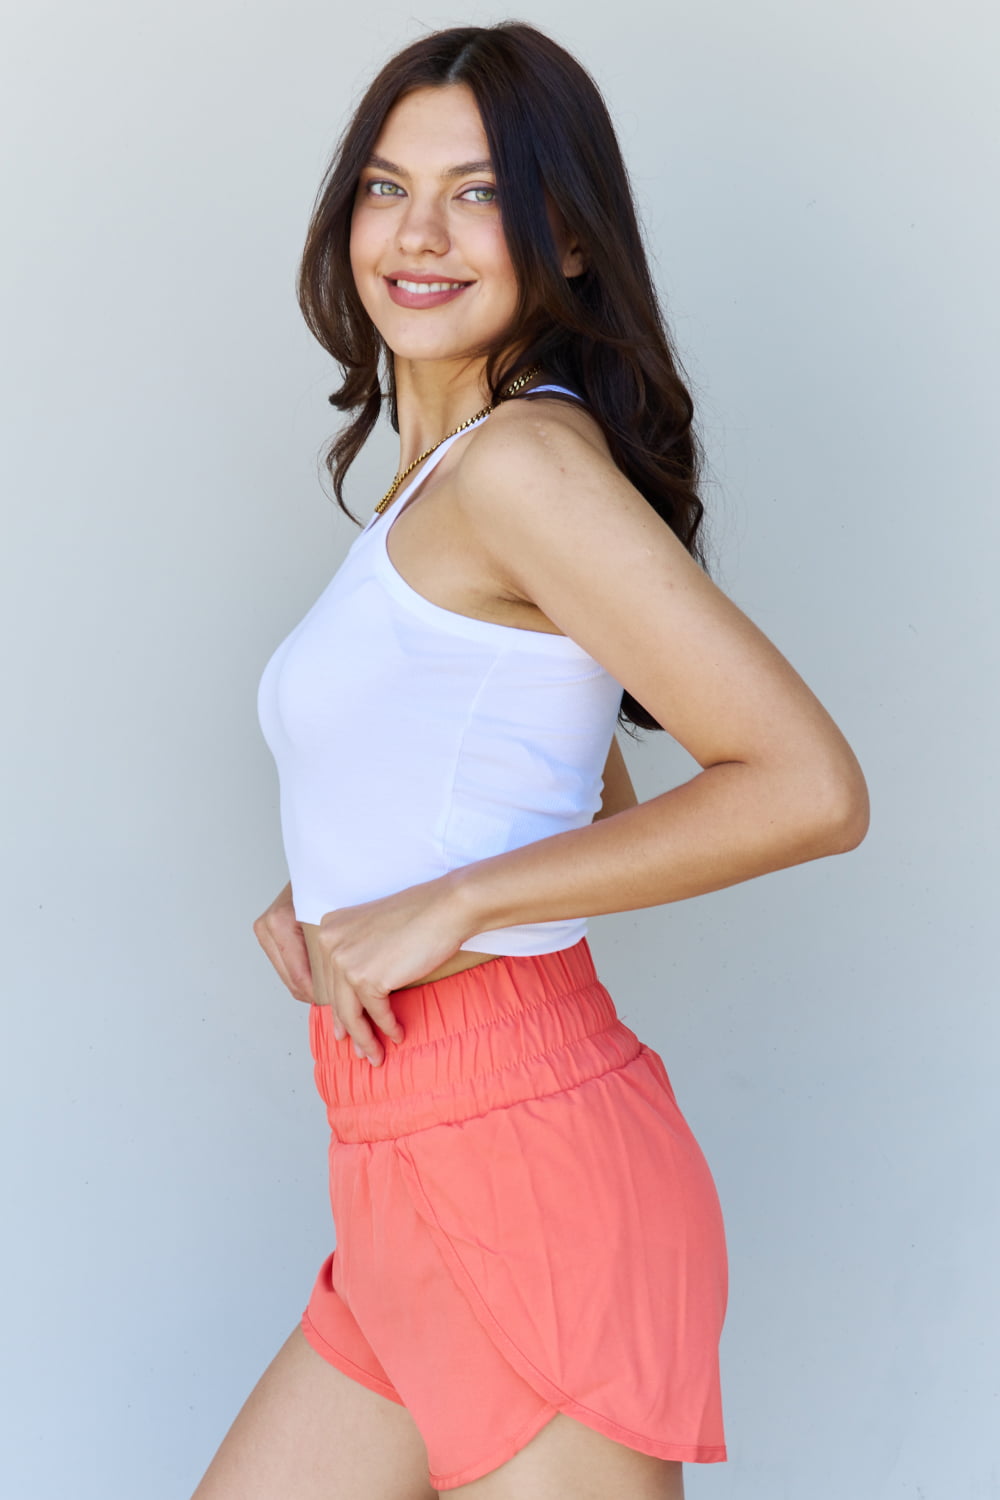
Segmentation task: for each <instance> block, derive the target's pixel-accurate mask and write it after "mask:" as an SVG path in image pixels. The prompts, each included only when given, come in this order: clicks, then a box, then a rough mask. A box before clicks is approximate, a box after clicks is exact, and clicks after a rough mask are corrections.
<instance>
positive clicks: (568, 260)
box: [545, 193, 587, 277]
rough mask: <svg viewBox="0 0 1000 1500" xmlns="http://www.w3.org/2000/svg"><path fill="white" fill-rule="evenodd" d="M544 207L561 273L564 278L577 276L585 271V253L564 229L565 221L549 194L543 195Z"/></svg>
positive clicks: (577, 241)
mask: <svg viewBox="0 0 1000 1500" xmlns="http://www.w3.org/2000/svg"><path fill="white" fill-rule="evenodd" d="M545 207H546V209H547V211H548V216H549V224H550V225H551V226H552V238H553V239H554V240H555V242H556V248H557V249H558V251H559V260H560V265H561V266H562V273H563V275H564V276H566V277H572V276H579V275H580V273H581V271H585V270H586V269H587V254H586V251H585V250H584V248H583V246H582V245H581V244H580V242H579V240H576V239H573V238H571V236H570V233H569V230H568V229H567V228H566V221H565V219H564V218H563V216H562V214H561V213H560V212H559V210H558V208H557V207H556V205H555V203H553V201H552V197H551V195H550V194H549V193H546V194H545Z"/></svg>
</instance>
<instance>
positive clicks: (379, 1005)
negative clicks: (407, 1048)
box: [365, 995, 406, 1046]
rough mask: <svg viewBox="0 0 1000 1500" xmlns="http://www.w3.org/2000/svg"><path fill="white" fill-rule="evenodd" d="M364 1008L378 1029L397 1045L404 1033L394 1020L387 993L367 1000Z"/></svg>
mask: <svg viewBox="0 0 1000 1500" xmlns="http://www.w3.org/2000/svg"><path fill="white" fill-rule="evenodd" d="M365 1009H366V1010H367V1011H368V1014H369V1015H370V1016H371V1018H372V1020H373V1021H374V1022H375V1025H376V1026H377V1027H378V1029H379V1030H380V1031H381V1032H384V1033H385V1035H386V1036H387V1037H389V1039H390V1041H393V1042H395V1043H396V1045H397V1046H399V1043H400V1042H401V1041H402V1040H403V1038H404V1036H405V1035H406V1033H405V1031H404V1030H403V1028H402V1026H401V1025H400V1024H399V1022H398V1021H397V1020H396V1016H395V1014H394V1012H393V1009H392V1006H391V1005H390V1004H389V997H388V995H382V996H380V997H379V998H378V999H377V1000H369V1002H368V1004H367V1006H366V1007H365Z"/></svg>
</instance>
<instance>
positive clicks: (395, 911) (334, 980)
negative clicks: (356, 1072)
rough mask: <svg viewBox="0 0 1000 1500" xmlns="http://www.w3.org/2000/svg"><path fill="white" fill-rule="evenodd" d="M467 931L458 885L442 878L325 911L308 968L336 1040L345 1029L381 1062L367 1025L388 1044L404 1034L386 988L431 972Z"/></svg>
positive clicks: (370, 1056)
mask: <svg viewBox="0 0 1000 1500" xmlns="http://www.w3.org/2000/svg"><path fill="white" fill-rule="evenodd" d="M469 935H470V934H469V932H468V931H467V919H466V918H465V915H464V910H463V907H462V904H461V898H460V896H459V891H458V888H457V886H456V884H455V882H454V881H452V880H450V879H449V877H448V876H447V875H444V876H441V877H440V878H439V879H437V880H426V881H423V882H421V884H420V885H412V886H408V887H407V888H406V889H405V890H402V891H397V892H396V893H394V894H393V895H391V896H383V897H382V898H381V899H379V900H377V901H363V902H362V903H361V904H360V905H358V906H342V907H339V908H338V909H337V910H336V911H329V912H327V913H326V915H325V916H324V917H323V918H322V920H321V922H320V924H319V931H318V934H317V937H316V946H317V947H318V948H319V954H318V955H316V954H314V955H313V971H314V974H315V982H316V991H317V994H316V1001H317V1003H318V1004H320V1005H329V1006H330V1007H331V1008H332V1010H333V1030H334V1035H335V1036H336V1038H337V1040H338V1041H342V1040H343V1038H344V1037H345V1036H346V1035H347V1034H348V1033H349V1034H350V1036H351V1037H352V1039H353V1042H354V1050H355V1052H356V1053H357V1054H358V1056H359V1057H365V1056H367V1058H368V1059H369V1061H370V1062H371V1063H373V1064H375V1065H376V1066H377V1065H378V1064H380V1063H381V1062H382V1060H383V1057H384V1052H383V1048H382V1044H381V1042H380V1040H379V1038H378V1036H377V1035H376V1032H375V1029H374V1027H373V1025H372V1022H374V1023H375V1026H377V1027H378V1029H379V1030H380V1031H382V1032H383V1033H384V1034H385V1035H386V1036H388V1037H391V1038H392V1040H393V1042H396V1043H399V1042H401V1041H402V1040H403V1035H404V1033H403V1028H402V1026H401V1025H400V1024H399V1022H398V1021H397V1020H396V1017H395V1015H394V1014H393V1011H392V1007H391V1006H390V1004H389V1000H388V996H389V994H390V992H391V991H392V990H399V989H404V988H405V987H406V986H407V985H410V984H417V983H418V982H419V981H420V980H422V979H424V978H425V977H426V976H427V975H428V974H432V973H433V972H434V970H435V969H437V968H438V967H439V966H440V965H441V964H443V963H444V962H445V960H446V959H449V958H451V957H452V955H453V954H455V953H457V952H458V950H459V948H460V947H461V945H462V943H463V942H465V940H466V938H467V937H468V936H469ZM365 1012H367V1015H366V1014H365ZM369 1017H370V1018H371V1020H369Z"/></svg>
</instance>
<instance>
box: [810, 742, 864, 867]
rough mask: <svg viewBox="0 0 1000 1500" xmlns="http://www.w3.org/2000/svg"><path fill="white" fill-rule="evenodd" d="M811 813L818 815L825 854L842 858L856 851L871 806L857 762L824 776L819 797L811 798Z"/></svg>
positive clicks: (862, 837)
mask: <svg viewBox="0 0 1000 1500" xmlns="http://www.w3.org/2000/svg"><path fill="white" fill-rule="evenodd" d="M820 810H821V811H820ZM812 811H813V815H814V817H815V815H816V813H817V812H819V813H820V816H819V822H820V831H819V837H820V838H821V840H822V842H823V844H824V846H825V848H826V853H828V854H846V853H848V851H849V850H851V849H856V848H857V847H858V845H859V844H860V843H861V842H862V840H863V839H864V837H865V835H866V834H867V832H868V827H869V823H870V821H871V805H870V802H869V797H868V783H867V782H866V781H865V778H864V773H863V772H862V770H861V767H860V766H859V765H858V763H857V761H855V762H854V764H853V765H852V766H849V767H847V768H846V769H844V768H840V769H838V770H837V771H833V772H828V773H827V775H826V776H825V777H824V778H823V791H822V793H821V794H819V795H818V796H814V798H813V803H812Z"/></svg>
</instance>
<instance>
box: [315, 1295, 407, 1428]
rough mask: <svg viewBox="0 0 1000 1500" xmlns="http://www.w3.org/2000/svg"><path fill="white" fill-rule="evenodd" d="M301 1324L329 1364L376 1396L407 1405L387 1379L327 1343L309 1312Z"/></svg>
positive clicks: (317, 1351)
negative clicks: (388, 1383)
mask: <svg viewBox="0 0 1000 1500" xmlns="http://www.w3.org/2000/svg"><path fill="white" fill-rule="evenodd" d="M299 1326H300V1328H301V1329H302V1332H303V1334H304V1335H305V1338H306V1342H307V1343H309V1344H310V1345H311V1346H312V1347H313V1349H315V1350H316V1353H317V1354H319V1355H321V1356H322V1357H323V1359H325V1360H326V1362H327V1364H328V1365H333V1366H335V1368H336V1369H338V1370H340V1371H341V1372H342V1374H344V1375H349V1376H350V1377H351V1379H352V1380H356V1381H358V1383H359V1384H360V1385H365V1386H367V1387H368V1389H369V1390H370V1391H374V1392H375V1394H376V1396H385V1397H386V1398H387V1399H388V1400H389V1401H395V1403H396V1405H397V1406H403V1405H405V1403H404V1401H403V1398H402V1397H401V1396H400V1395H399V1392H398V1391H396V1390H394V1389H393V1387H392V1386H391V1385H386V1383H385V1381H384V1380H379V1378H378V1376H377V1375H372V1374H371V1373H370V1372H369V1371H368V1370H364V1369H362V1367H361V1366H360V1365H356V1364H355V1363H354V1361H353V1359H348V1357H347V1355H346V1354H342V1353H341V1352H340V1350H339V1349H335V1348H334V1347H333V1345H332V1344H329V1343H327V1341H326V1339H325V1338H324V1337H323V1335H322V1334H321V1333H320V1332H319V1331H318V1329H317V1328H316V1325H315V1323H314V1322H313V1321H312V1319H311V1318H310V1316H309V1314H308V1312H304V1313H303V1314H302V1318H301V1321H300V1323H299Z"/></svg>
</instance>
